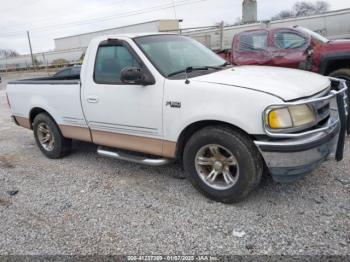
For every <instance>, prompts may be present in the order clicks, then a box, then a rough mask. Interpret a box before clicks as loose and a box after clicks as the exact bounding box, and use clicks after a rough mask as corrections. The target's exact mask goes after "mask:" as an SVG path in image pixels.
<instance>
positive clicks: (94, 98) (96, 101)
mask: <svg viewBox="0 0 350 262" xmlns="http://www.w3.org/2000/svg"><path fill="white" fill-rule="evenodd" d="M87 101H88V102H89V103H92V104H96V103H98V101H99V99H98V97H95V96H88V97H87Z"/></svg>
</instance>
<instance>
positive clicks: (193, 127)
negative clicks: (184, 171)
mask: <svg viewBox="0 0 350 262" xmlns="http://www.w3.org/2000/svg"><path fill="white" fill-rule="evenodd" d="M218 125H219V126H224V127H227V128H231V129H232V130H235V131H237V132H240V133H243V134H245V135H247V136H249V137H251V135H249V134H248V133H247V132H246V131H244V130H243V129H241V128H239V127H237V126H235V125H233V124H231V123H228V122H225V121H220V120H200V121H196V122H193V123H191V124H189V125H187V126H186V127H185V128H184V129H183V130H182V132H181V133H180V135H179V138H178V139H177V143H176V158H177V159H178V160H180V161H181V159H182V154H183V151H184V148H185V145H186V143H187V141H188V140H189V139H190V138H191V136H192V135H193V134H194V133H195V132H197V131H199V130H201V129H203V128H205V127H209V126H218Z"/></svg>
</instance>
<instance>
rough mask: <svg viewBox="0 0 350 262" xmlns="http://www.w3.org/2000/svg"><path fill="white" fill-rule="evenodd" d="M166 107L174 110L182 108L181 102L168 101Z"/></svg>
mask: <svg viewBox="0 0 350 262" xmlns="http://www.w3.org/2000/svg"><path fill="white" fill-rule="evenodd" d="M165 105H166V106H170V107H174V108H181V102H175V101H167V102H166V104H165Z"/></svg>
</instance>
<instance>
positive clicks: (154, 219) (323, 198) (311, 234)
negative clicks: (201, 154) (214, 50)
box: [0, 84, 350, 255]
mask: <svg viewBox="0 0 350 262" xmlns="http://www.w3.org/2000/svg"><path fill="white" fill-rule="evenodd" d="M1 89H3V84H2V86H1V87H0V236H1V237H0V254H1V255H6V254H30V255H57V254H85V255H86V254H149V255H150V254H208V253H210V254H212V255H215V254H217V255H219V254H225V255H228V254H241V255H243V254H268V255H275V254H285V255H315V254H318V255H349V254H350V248H349V246H350V198H349V196H350V176H349V163H350V161H349V160H350V152H349V151H350V150H349V149H350V140H349V138H347V141H346V152H345V159H344V161H342V162H340V163H336V162H335V161H329V162H326V163H324V164H323V165H322V166H321V167H320V168H319V169H318V170H316V171H315V172H313V173H312V174H311V175H309V176H308V177H306V178H305V179H302V180H300V181H298V182H296V183H294V184H289V185H283V184H277V183H274V182H273V181H272V180H271V178H269V177H266V178H264V179H263V181H262V184H261V186H260V187H259V188H258V189H257V190H256V191H255V192H253V194H251V196H250V197H249V198H248V199H247V200H245V201H243V202H241V203H239V204H235V205H225V204H221V203H216V202H213V201H210V200H208V199H206V198H205V197H203V196H202V195H200V194H199V193H197V191H196V190H194V189H193V188H192V186H191V185H190V184H189V182H188V181H187V180H184V179H179V178H178V176H179V175H180V174H181V172H182V171H181V169H180V168H179V167H178V166H176V165H170V166H167V167H161V168H153V167H145V166H141V165H136V164H131V163H127V162H122V161H117V160H112V159H108V158H102V157H99V156H97V155H96V154H95V150H96V148H95V147H94V146H92V145H88V144H85V143H78V142H76V143H75V144H74V152H73V154H72V155H71V156H69V157H67V158H64V159H62V160H49V159H47V158H45V157H44V156H43V155H42V154H41V153H40V152H39V150H38V148H37V147H36V146H35V143H34V139H33V135H32V133H31V132H30V131H28V130H25V129H22V128H19V127H16V126H15V125H14V124H13V123H11V122H10V118H9V110H8V108H7V105H6V102H5V100H6V99H5V93H4V90H1ZM17 191H18V192H17Z"/></svg>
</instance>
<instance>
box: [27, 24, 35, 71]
mask: <svg viewBox="0 0 350 262" xmlns="http://www.w3.org/2000/svg"><path fill="white" fill-rule="evenodd" d="M27 37H28V43H29V49H30V56H31V57H32V64H33V69H34V71H35V63H34V56H33V50H32V43H31V42H30V36H29V31H27Z"/></svg>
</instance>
